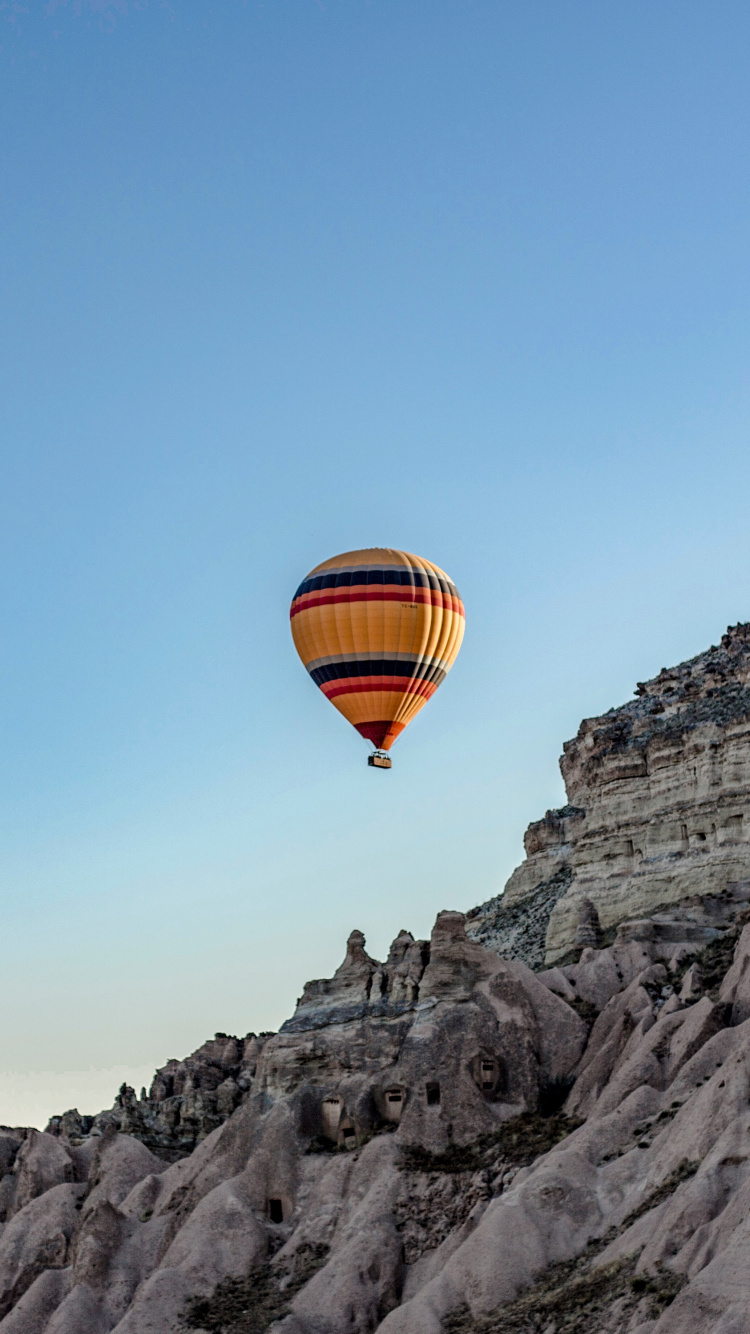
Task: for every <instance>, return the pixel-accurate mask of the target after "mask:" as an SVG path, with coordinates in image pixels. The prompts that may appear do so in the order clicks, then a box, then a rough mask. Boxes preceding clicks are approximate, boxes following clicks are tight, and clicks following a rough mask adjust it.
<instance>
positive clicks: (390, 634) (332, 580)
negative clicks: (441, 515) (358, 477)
mask: <svg viewBox="0 0 750 1334" xmlns="http://www.w3.org/2000/svg"><path fill="white" fill-rule="evenodd" d="M290 617H291V623H292V637H293V639H294V643H295V647H296V649H297V652H298V653H299V656H300V658H301V659H302V661H303V663H304V665H305V667H306V668H307V670H308V672H309V673H310V675H311V677H312V678H313V681H314V682H315V684H316V685H317V686H319V687H320V689H321V690H322V691H323V694H324V695H326V696H327V698H328V699H329V700H330V701H331V703H332V704H333V705H334V707H335V708H337V709H338V710H339V713H343V715H344V717H345V718H346V719H347V720H348V721H349V722H350V723H351V724H352V726H353V727H356V729H357V731H358V732H359V733H360V734H361V735H362V736H363V737H365V738H366V739H367V740H368V741H371V742H372V743H373V745H375V746H377V747H378V749H380V750H388V748H389V747H390V746H391V745H392V744H393V742H394V741H395V740H396V737H397V736H399V735H400V733H401V732H403V730H404V728H405V727H406V725H407V724H408V723H410V722H411V720H412V718H413V717H414V716H415V714H417V713H419V710H420V709H421V708H422V707H423V705H424V704H426V703H427V700H428V699H430V697H431V696H432V695H434V693H435V691H436V690H437V688H438V686H439V685H440V683H441V681H443V680H444V678H445V676H446V674H447V673H448V672H449V671H450V669H451V667H452V665H453V663H454V662H455V660H456V656H457V654H458V650H459V649H460V647H461V640H462V639H463V634H464V623H465V621H464V605H463V602H462V601H461V598H460V596H459V593H458V589H457V588H456V586H455V584H454V583H452V582H451V580H450V579H449V578H448V576H447V574H446V573H445V572H444V571H443V570H441V569H440V568H439V566H437V565H433V564H432V561H429V560H422V558H421V557H420V556H413V555H412V554H411V553H410V552H408V551H395V550H394V549H392V548H391V547H372V548H369V549H368V550H366V551H347V552H345V553H344V554H343V555H342V556H334V557H333V559H332V560H327V561H324V562H323V564H322V565H316V567H315V569H314V570H311V571H310V573H309V574H308V576H307V578H306V579H303V581H302V583H301V584H300V586H299V588H298V589H297V592H296V593H295V595H294V598H293V601H292V607H291V611H290Z"/></svg>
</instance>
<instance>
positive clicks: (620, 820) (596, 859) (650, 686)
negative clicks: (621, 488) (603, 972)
mask: <svg viewBox="0 0 750 1334" xmlns="http://www.w3.org/2000/svg"><path fill="white" fill-rule="evenodd" d="M635 694H636V698H635V699H633V700H631V701H630V703H628V704H624V705H623V706H622V707H621V708H618V709H610V711H609V712H608V713H605V714H603V715H602V717H600V718H587V719H585V721H584V722H582V723H581V726H580V727H579V729H578V734H577V736H576V737H575V738H574V739H573V740H572V741H567V742H566V743H565V745H564V747H563V755H562V758H561V760H560V768H561V770H562V775H563V779H564V781H565V790H566V794H567V798H568V804H567V805H566V806H564V807H562V808H561V809H560V810H553V811H547V814H546V815H545V817H544V819H543V820H537V821H536V822H535V823H534V824H531V825H529V827H528V829H527V831H526V835H525V838H524V846H525V850H526V860H525V861H524V862H523V863H522V865H521V866H519V867H518V869H517V870H516V871H514V872H513V875H512V876H511V877H510V879H509V881H508V883H507V885H506V887H505V891H504V894H503V895H499V896H497V897H496V898H494V899H491V900H490V901H489V902H488V903H486V904H483V905H482V906H481V908H477V909H475V910H474V912H473V913H471V914H470V922H469V934H470V936H472V937H473V938H474V939H477V940H479V941H481V942H482V943H483V944H485V945H487V946H488V947H489V948H490V949H494V950H496V951H497V952H498V953H499V954H501V955H505V956H511V957H515V958H523V959H525V960H526V962H528V963H529V964H531V966H532V967H538V966H540V964H542V962H546V963H547V964H548V965H549V964H554V963H558V962H560V961H563V960H565V959H567V958H572V957H573V953H574V951H575V949H576V932H577V930H578V928H579V924H580V923H579V919H580V916H581V912H582V910H584V911H586V910H585V908H584V904H585V902H586V901H589V902H591V903H592V904H593V905H594V908H595V909H596V912H597V915H598V918H599V922H600V924H601V927H602V929H603V930H604V932H605V933H606V932H607V931H609V930H611V929H614V928H615V927H616V926H617V924H618V923H619V922H622V921H623V920H625V918H627V917H633V916H636V915H638V914H642V913H643V914H645V913H651V912H654V911H655V910H656V909H657V908H660V907H664V906H667V905H669V904H673V903H677V902H679V901H680V900H681V899H685V898H688V897H690V896H691V895H707V894H721V893H722V892H724V891H725V890H730V891H731V887H732V886H733V885H737V884H742V883H743V882H746V881H747V882H750V828H749V826H750V818H749V817H748V812H749V811H750V623H745V624H741V625H735V626H730V627H729V628H728V630H727V632H726V634H725V635H723V636H722V640H721V643H720V644H719V645H718V646H714V647H712V648H710V649H708V651H707V652H705V653H700V654H699V655H698V656H697V657H695V658H692V659H691V660H690V661H689V662H684V663H682V664H681V665H680V666H679V667H671V668H666V667H665V668H663V669H662V671H661V672H660V673H659V675H658V676H656V677H654V679H653V680H652V681H645V682H640V683H639V684H638V686H637V687H636V692H635Z"/></svg>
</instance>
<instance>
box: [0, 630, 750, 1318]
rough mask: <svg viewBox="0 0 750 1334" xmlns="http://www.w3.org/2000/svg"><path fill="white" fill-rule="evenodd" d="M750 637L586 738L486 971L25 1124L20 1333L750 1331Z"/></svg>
mask: <svg viewBox="0 0 750 1334" xmlns="http://www.w3.org/2000/svg"><path fill="white" fill-rule="evenodd" d="M745 631H746V627H739V628H738V629H737V630H735V631H733V632H730V634H729V635H728V637H726V639H725V641H722V647H721V648H720V649H716V650H711V651H710V653H709V654H705V655H702V656H701V658H699V659H696V660H695V661H694V662H693V663H690V664H687V665H686V667H685V668H680V669H677V671H676V672H674V673H672V674H664V673H662V675H661V676H660V677H659V678H657V682H656V683H650V685H649V687H640V688H639V689H640V691H641V693H640V694H639V696H638V698H637V700H636V701H635V703H634V705H628V706H626V708H625V709H624V710H617V711H614V712H613V713H612V714H610V715H607V716H606V717H605V719H603V720H596V724H593V723H591V724H590V723H585V724H584V725H583V727H582V729H581V731H580V733H579V736H578V738H577V739H576V741H575V742H574V743H571V745H569V746H568V747H567V748H566V756H565V760H564V765H565V766H567V768H566V773H567V774H568V775H570V777H569V783H570V786H569V794H570V796H571V805H569V806H568V807H566V808H564V809H563V810H562V811H558V812H554V813H551V814H550V815H549V816H548V818H547V820H546V821H544V822H542V827H541V829H540V826H532V827H531V831H530V834H529V835H527V853H528V858H527V862H526V863H525V864H524V868H522V869H521V871H520V872H517V873H516V876H515V877H514V878H512V880H511V889H510V890H509V898H508V902H507V903H506V904H503V902H502V900H501V901H500V902H499V903H498V902H494V903H492V904H490V905H485V906H484V908H483V909H480V910H478V911H477V912H475V913H474V914H473V915H472V916H471V920H470V923H469V929H470V933H471V935H473V936H477V935H478V936H480V937H483V938H484V941H485V943H480V940H477V939H470V938H469V935H468V934H467V931H466V919H464V917H463V916H462V914H460V913H455V912H442V913H440V914H439V915H438V918H437V920H436V923H435V927H434V929H433V932H432V936H431V939H430V941H429V942H428V941H418V940H414V939H413V937H412V936H411V935H410V934H409V932H406V931H402V932H400V934H399V935H398V936H397V937H396V939H395V941H394V942H393V945H392V946H391V950H390V953H389V956H388V959H387V960H386V961H385V962H384V963H379V962H378V961H377V960H376V959H373V958H371V957H370V956H369V955H368V953H367V951H366V948H365V940H364V937H363V936H362V934H361V932H358V931H354V932H352V934H351V936H350V937H349V941H348V943H347V949H346V955H345V958H344V961H343V963H342V964H341V967H340V968H339V969H338V970H337V972H336V974H335V975H334V977H333V978H331V979H323V980H318V981H314V982H310V983H308V984H307V986H306V987H305V988H304V992H303V995H302V997H301V999H300V1001H299V1002H298V1005H297V1008H296V1010H295V1013H294V1015H293V1016H292V1018H290V1019H289V1020H288V1021H287V1022H286V1023H285V1024H284V1025H282V1028H281V1030H280V1032H279V1033H278V1034H267V1033H264V1034H261V1035H260V1036H259V1037H255V1036H254V1035H252V1034H251V1035H249V1036H248V1037H247V1038H235V1037H229V1036H227V1035H225V1034H217V1035H216V1037H215V1038H214V1039H213V1040H212V1041H210V1042H207V1043H205V1044H204V1045H203V1047H201V1048H199V1049H198V1051H197V1052H195V1053H194V1054H193V1056H191V1057H189V1058H187V1060H185V1061H180V1062H178V1061H170V1062H169V1063H168V1064H167V1065H166V1066H165V1067H164V1068H163V1069H161V1070H159V1071H157V1073H156V1076H155V1078H154V1081H153V1083H152V1086H151V1089H150V1092H149V1094H148V1095H146V1092H145V1090H143V1091H142V1093H141V1097H140V1098H137V1097H136V1095H135V1092H134V1090H132V1089H128V1088H126V1087H123V1088H122V1089H121V1090H120V1093H119V1094H118V1097H117V1099H116V1102H115V1106H114V1107H113V1108H112V1109H111V1110H110V1111H107V1112H103V1113H100V1114H99V1115H98V1116H81V1115H80V1114H79V1113H78V1112H67V1113H65V1114H63V1115H62V1116H56V1117H53V1118H52V1120H51V1122H50V1124H49V1126H48V1128H47V1131H45V1132H44V1133H41V1132H39V1131H36V1130H28V1129H9V1128H0V1334H114V1332H115V1331H116V1334H188V1332H189V1331H193V1332H194V1334H201V1331H202V1334H267V1332H268V1331H273V1332H274V1334H371V1332H372V1331H374V1330H376V1329H377V1330H378V1331H379V1334H508V1331H513V1332H515V1334H693V1331H701V1334H750V1230H748V1226H747V1221H746V1220H747V1217H748V1210H749V1209H750V876H745V877H743V875H742V874H740V872H741V869H742V857H743V847H742V840H741V838H738V837H734V835H737V834H738V832H739V826H738V825H736V824H735V825H732V824H731V823H729V824H727V821H729V822H731V821H732V820H733V819H735V820H736V817H737V816H738V815H740V814H742V812H741V810H740V809H739V808H740V806H741V804H742V803H741V789H742V776H743V768H742V756H743V751H742V745H743V741H742V737H743V735H744V733H743V726H744V724H743V722H742V717H741V715H742V710H743V709H744V707H745V706H744V703H743V696H742V692H743V691H744V689H745V687H744V685H743V684H742V682H741V674H742V671H743V670H744V668H743V663H744V659H745V654H746V653H747V652H750V646H749V645H748V643H747V636H746V634H745ZM688 669H689V670H688ZM722 671H723V672H724V675H723V677H722V676H721V672H722ZM667 676H668V677H669V679H670V680H671V681H673V682H674V683H676V684H675V685H674V689H673V691H672V692H668V691H667V690H666V684H665V682H666V679H667ZM696 678H697V685H696V688H695V690H693V685H695V683H696ZM710 680H715V681H718V682H719V684H718V685H716V686H711V685H709V684H708V682H709V681H710ZM658 683H661V686H663V687H664V688H663V690H661V696H664V695H667V694H670V693H674V694H676V695H677V696H678V698H676V699H675V700H674V701H672V700H671V699H670V700H669V701H668V702H667V703H664V705H663V708H662V710H661V711H660V710H659V709H658V707H652V704H653V701H654V700H656V702H657V704H658V702H659V698H660V695H659V691H658V690H656V689H655V688H653V687H655V686H656V685H657V684H658ZM691 683H692V684H691ZM661 686H660V689H661ZM710 690H714V691H715V693H714V694H710V693H709V691H710ZM680 692H682V693H680ZM722 692H723V693H722ZM644 701H645V703H644ZM649 701H651V703H649ZM711 701H714V702H715V703H711ZM716 701H718V702H716ZM670 710H671V711H672V712H671V713H670ZM706 710H707V711H708V713H710V714H711V716H710V717H708V714H707V713H706ZM711 710H714V711H713V712H711ZM665 715H667V717H666V720H665ZM743 716H744V715H743ZM670 718H671V719H672V720H673V722H674V729H673V730H670V728H671V724H670V723H669V719H670ZM675 720H676V721H675ZM668 724H669V725H668ZM660 728H661V729H662V730H661V731H660V730H659V729H660ZM607 729H611V730H610V731H609V732H608V733H607V735H608V737H609V739H607V738H606V737H605V736H604V733H605V732H607ZM675 737H678V740H677V741H676V740H675ZM711 746H714V749H713V750H711V749H710V747H711ZM670 748H671V749H670ZM660 756H661V757H662V758H663V757H665V756H666V757H667V758H664V759H663V763H659V762H658V761H659V757H660ZM679 757H681V758H679ZM701 757H702V758H701ZM628 765H629V766H630V771H628ZM711 765H713V768H711ZM638 766H640V768H639V767H638ZM692 770H694V773H693V776H692V779H691V777H690V771H692ZM710 774H713V775H714V780H715V781H714V780H710V781H709V777H707V775H710ZM607 775H609V776H608V777H607ZM717 775H718V776H717ZM691 782H692V784H693V788H692V789H691V786H690V784H691ZM712 783H713V786H712ZM628 784H629V785H630V786H628ZM691 790H692V791H693V799H692V804H690V799H689V794H690V791H691ZM573 799H575V802H576V803H577V804H575V805H574V804H573ZM607 812H609V815H607ZM610 817H611V820H612V821H613V823H612V826H611V827H608V826H607V825H606V819H607V818H610ZM670 821H671V823H670ZM683 825H684V826H685V828H686V829H687V841H688V846H687V847H686V848H683V847H682V846H680V847H678V848H673V847H671V845H670V844H669V843H668V838H667V835H668V831H669V829H672V830H674V828H675V827H678V828H680V829H681V827H682V826H683ZM712 826H715V831H716V834H715V838H714V836H713V834H712ZM623 829H626V830H630V833H629V834H627V837H628V838H632V841H633V844H634V848H635V847H636V846H637V847H638V848H639V849H641V850H642V851H643V857H642V859H641V860H639V861H638V862H637V863H636V861H635V853H634V854H633V864H632V865H630V864H629V863H627V864H626V863H623V861H622V859H621V848H622V844H623V839H624V837H625V835H624V834H623ZM727 830H729V833H727V832H726V831H727ZM534 831H536V832H534ZM555 831H556V832H555ZM639 831H640V832H639ZM699 833H705V834H706V838H705V840H703V839H698V838H697V834H699ZM730 834H731V835H732V837H730ZM691 837H692V838H693V839H694V842H693V844H691V843H690V839H691ZM680 838H682V834H681V832H680ZM555 839H557V840H558V841H557V842H555ZM636 839H637V840H638V841H637V844H636ZM704 842H705V844H706V845H707V846H706V847H705V848H704V847H703V843H704ZM618 849H620V851H618ZM660 849H661V850H660ZM647 854H648V855H647ZM629 855H630V854H629V853H628V856H629ZM647 863H648V864H647ZM639 877H641V879H640V880H639ZM701 877H702V878H701ZM511 891H512V892H511ZM524 902H525V903H526V905H527V913H526V916H524V914H523V910H522V909H523V904H524ZM618 904H619V905H620V907H618V906H617V905H618ZM633 909H634V910H635V911H633ZM545 933H546V934H547V946H548V960H547V962H548V966H546V967H543V966H541V965H542V964H543V962H544V960H543V958H542V955H543V953H544V940H545ZM511 948H515V950H516V952H517V954H518V955H525V956H526V958H527V959H528V958H531V960H532V962H534V963H535V966H536V968H537V971H533V970H532V968H530V967H529V966H528V963H527V962H524V960H523V958H520V957H516V958H506V957H501V956H502V955H503V954H505V953H508V952H509V951H510V949H511Z"/></svg>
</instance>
